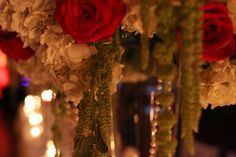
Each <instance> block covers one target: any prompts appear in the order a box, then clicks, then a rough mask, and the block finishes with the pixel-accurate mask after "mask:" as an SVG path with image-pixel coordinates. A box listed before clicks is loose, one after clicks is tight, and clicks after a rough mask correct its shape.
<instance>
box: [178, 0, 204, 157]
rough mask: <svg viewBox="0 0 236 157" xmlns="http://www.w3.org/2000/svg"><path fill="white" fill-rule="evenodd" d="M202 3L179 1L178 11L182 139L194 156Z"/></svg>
mask: <svg viewBox="0 0 236 157" xmlns="http://www.w3.org/2000/svg"><path fill="white" fill-rule="evenodd" d="M201 5H202V3H201V1H198V0H193V1H182V7H181V10H180V19H181V21H180V29H181V45H182V46H181V49H180V65H181V66H180V67H181V69H180V72H181V89H180V92H181V94H180V104H181V107H180V114H181V126H182V127H181V137H182V138H183V139H184V140H185V143H186V146H187V147H188V150H189V152H190V153H191V154H194V137H193V132H197V131H198V123H199V118H200V115H201V106H200V103H199V100H200V70H201V69H200V66H201V60H200V56H201V51H202V46H201V33H200V30H199V28H200V24H201V17H202V13H201V11H200V7H201Z"/></svg>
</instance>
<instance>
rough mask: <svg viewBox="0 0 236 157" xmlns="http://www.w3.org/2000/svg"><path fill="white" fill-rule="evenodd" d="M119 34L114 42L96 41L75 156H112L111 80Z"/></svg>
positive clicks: (83, 102)
mask: <svg viewBox="0 0 236 157" xmlns="http://www.w3.org/2000/svg"><path fill="white" fill-rule="evenodd" d="M117 40H118V38H117V36H115V37H114V42H113V43H96V45H95V46H96V47H97V49H98V53H97V54H96V55H94V56H92V57H91V59H90V60H89V63H88V64H89V67H90V68H89V70H90V74H91V75H90V77H89V81H90V84H91V89H90V91H89V92H87V93H84V99H83V100H82V101H81V103H80V104H79V110H80V112H79V123H78V127H77V131H76V136H75V139H74V152H73V157H85V156H86V157H99V156H109V154H110V151H109V146H110V138H111V130H112V125H111V124H112V117H111V112H112V102H111V92H110V83H111V81H112V67H113V66H114V64H115V63H116V62H119V60H120V51H119V44H118V41H117Z"/></svg>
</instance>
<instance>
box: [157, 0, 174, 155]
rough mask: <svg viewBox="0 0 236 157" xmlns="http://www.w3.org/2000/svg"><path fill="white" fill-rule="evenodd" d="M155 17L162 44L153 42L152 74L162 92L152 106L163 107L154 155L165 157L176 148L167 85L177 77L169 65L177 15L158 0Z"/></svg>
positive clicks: (165, 0) (171, 99) (168, 2)
mask: <svg viewBox="0 0 236 157" xmlns="http://www.w3.org/2000/svg"><path fill="white" fill-rule="evenodd" d="M156 16H157V19H158V25H157V35H158V36H159V37H160V38H161V40H162V42H160V43H157V44H156V45H155V47H154V50H153V51H154V52H153V55H154V57H155V58H156V67H155V74H156V77H157V79H158V80H161V81H162V85H163V90H164V91H163V92H162V93H160V94H158V95H157V96H156V98H155V99H156V100H155V103H156V104H160V105H161V106H162V107H163V112H161V113H160V114H159V115H158V124H159V125H158V132H157V142H158V148H157V156H158V157H168V156H169V155H170V154H174V153H175V149H176V145H177V141H176V139H175V138H174V137H173V136H172V129H173V127H174V125H175V124H176V117H175V115H174V113H173V111H172V109H171V108H172V105H173V102H174V100H175V97H174V95H173V94H172V85H171V83H172V82H174V81H175V79H176V75H177V69H176V65H175V64H174V62H173V60H174V59H173V56H174V53H176V52H177V50H178V44H177V42H176V40H175V38H176V26H177V23H176V22H177V14H176V8H174V7H173V6H172V4H171V0H160V1H159V3H158V5H157V9H156Z"/></svg>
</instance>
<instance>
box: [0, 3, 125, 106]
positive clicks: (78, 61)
mask: <svg viewBox="0 0 236 157" xmlns="http://www.w3.org/2000/svg"><path fill="white" fill-rule="evenodd" d="M55 7H56V6H55V1H53V0H0V26H1V27H2V29H3V30H5V31H12V32H17V34H18V36H19V37H20V38H21V39H22V41H23V43H24V47H27V46H29V47H31V48H32V49H33V50H34V51H35V55H34V56H33V57H31V58H30V59H29V60H27V61H21V62H20V63H19V64H18V69H19V72H21V73H22V74H23V75H26V76H27V77H29V78H30V79H32V82H35V83H45V82H53V83H54V84H55V85H56V86H57V87H59V89H60V90H62V91H63V92H64V94H65V95H66V99H67V100H68V101H72V102H74V104H78V103H79V101H80V99H81V98H82V96H83V92H84V91H87V90H88V89H89V85H88V81H87V78H86V77H87V76H88V65H87V62H86V59H88V58H89V57H90V56H91V55H93V54H96V53H97V49H96V47H94V46H89V45H88V44H77V43H75V41H74V40H73V39H72V38H71V37H70V36H69V35H65V34H64V33H63V31H62V29H61V27H60V26H59V25H58V24H57V23H56V21H55V19H54V18H53V14H54V12H55ZM114 72H119V73H117V74H114V75H113V76H114V77H113V81H112V83H113V84H112V87H111V88H112V89H113V92H114V91H115V89H116V88H114V86H116V84H117V83H118V81H119V80H120V79H121V65H119V64H117V65H115V67H114ZM114 72H113V73H114ZM117 75H119V76H117Z"/></svg>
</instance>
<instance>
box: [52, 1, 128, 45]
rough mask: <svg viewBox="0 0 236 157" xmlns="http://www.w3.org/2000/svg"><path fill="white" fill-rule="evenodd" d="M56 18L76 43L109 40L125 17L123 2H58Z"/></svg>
mask: <svg viewBox="0 0 236 157" xmlns="http://www.w3.org/2000/svg"><path fill="white" fill-rule="evenodd" d="M56 3H57V8H56V12H55V18H56V20H57V21H58V23H59V24H60V25H61V27H62V29H63V30H64V32H65V33H67V34H70V35H71V36H72V37H73V38H74V39H75V41H76V42H78V43H84V42H96V41H98V40H104V39H108V38H109V37H111V36H112V35H113V33H114V32H115V30H116V29H117V28H118V26H119V24H120V23H121V20H122V19H123V17H124V16H125V12H126V8H125V4H124V3H123V2H122V0H57V2H56Z"/></svg>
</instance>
